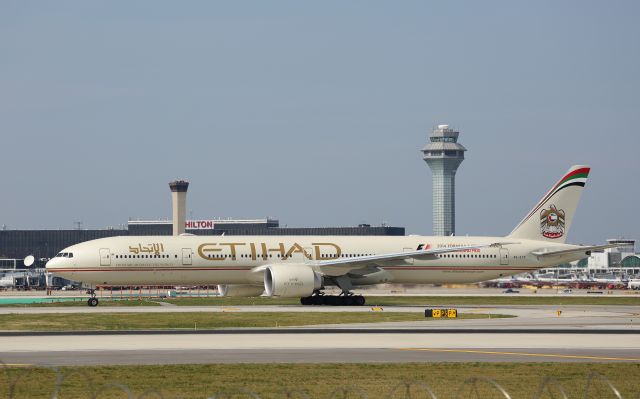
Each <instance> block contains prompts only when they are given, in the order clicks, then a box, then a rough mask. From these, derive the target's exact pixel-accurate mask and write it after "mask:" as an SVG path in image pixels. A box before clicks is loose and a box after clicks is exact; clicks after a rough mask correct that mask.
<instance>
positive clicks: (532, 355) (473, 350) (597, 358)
mask: <svg viewBox="0 0 640 399" xmlns="http://www.w3.org/2000/svg"><path fill="white" fill-rule="evenodd" d="M399 350H401V351H423V352H450V353H475V354H481V355H511V356H531V357H558V358H562V359H586V360H620V361H633V362H638V361H640V358H638V359H636V358H629V357H605V356H585V355H561V354H558V353H527V352H500V351H482V350H475V349H435V348H400V349H399Z"/></svg>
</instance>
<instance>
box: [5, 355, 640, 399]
mask: <svg viewBox="0 0 640 399" xmlns="http://www.w3.org/2000/svg"><path fill="white" fill-rule="evenodd" d="M0 367H1V368H2V369H3V373H4V377H5V378H4V380H3V383H2V384H3V385H5V384H6V386H2V385H0V392H1V393H0V397H3V398H4V397H7V398H9V399H17V398H18V397H24V396H23V395H25V393H24V392H23V391H20V395H18V392H19V389H18V388H19V387H22V388H24V387H25V386H28V384H29V379H30V378H31V377H32V373H34V372H35V371H36V370H38V371H40V372H41V371H42V370H43V369H46V370H47V371H48V372H50V373H51V377H52V378H51V390H50V392H47V397H49V398H51V399H63V398H64V397H68V395H61V392H62V386H63V384H64V383H65V381H68V380H70V379H72V378H76V379H77V378H80V379H81V380H82V381H83V382H84V383H85V384H86V388H87V390H88V392H91V393H90V394H88V395H87V396H86V398H87V399H89V398H91V399H99V398H106V397H114V396H117V397H119V398H120V397H122V398H129V399H165V398H166V399H169V397H167V396H164V394H163V393H162V390H159V389H158V390H150V391H146V392H144V393H142V394H140V395H138V396H136V395H134V394H133V393H132V390H131V389H130V388H129V387H127V386H125V385H123V384H119V383H108V384H104V385H101V386H95V384H94V382H93V380H92V378H91V376H90V375H89V374H87V373H85V372H83V371H82V370H72V371H70V372H69V373H67V374H64V373H62V372H61V371H60V370H59V369H58V368H56V367H45V366H43V367H38V368H36V367H24V368H20V369H15V368H14V369H12V371H13V373H12V374H15V375H10V373H9V372H8V371H9V368H8V367H5V365H4V364H2V362H0ZM5 395H6V396H5ZM27 395H28V393H27ZM74 397H79V396H77V395H76V396H74ZM269 397H270V398H277V399H312V396H310V394H309V393H308V392H306V391H305V390H303V389H283V390H282V391H281V392H279V393H278V394H276V395H275V396H274V395H273V394H270V395H269ZM519 397H521V396H519ZM573 397H574V398H578V397H579V398H582V399H596V398H598V399H600V398H618V399H622V395H621V394H620V392H619V391H618V389H617V388H616V387H615V386H613V384H612V383H611V382H610V381H609V380H608V379H607V378H606V377H605V376H603V375H601V374H598V373H595V372H594V373H591V374H589V375H588V376H587V378H586V380H585V383H584V388H583V393H582V394H581V396H576V395H574V396H573ZM171 398H174V397H171ZM313 398H314V399H316V398H315V397H313ZM373 398H374V397H373V396H369V395H367V394H366V393H365V392H364V391H363V390H362V389H361V388H359V387H358V386H356V385H351V386H344V387H337V388H336V389H335V390H333V392H331V393H330V394H329V395H328V396H327V397H326V399H373ZM375 398H384V399H437V398H439V397H438V396H437V395H436V394H435V393H434V390H433V389H432V388H431V386H429V384H427V383H426V382H424V381H405V382H401V383H398V384H397V385H395V386H393V387H392V388H391V389H389V391H388V392H380V393H379V394H378V395H376V396H375ZM447 398H451V399H488V398H499V399H502V398H504V399H511V398H512V396H511V394H510V393H509V392H507V390H506V389H504V388H503V387H502V386H500V384H499V383H498V382H496V381H495V380H493V379H490V378H486V377H482V376H478V377H472V378H468V379H466V380H464V381H463V382H462V383H461V384H460V385H459V386H458V387H457V389H455V393H454V394H453V395H452V396H447ZM568 398H569V396H568V395H567V393H566V390H565V389H564V387H563V386H562V384H561V383H560V381H558V380H557V379H555V378H553V377H546V378H544V379H543V381H542V382H541V383H540V385H539V387H538V388H537V390H536V393H535V394H534V395H533V397H532V399H568ZM208 399H262V397H261V396H260V394H258V393H256V392H252V391H251V390H249V389H239V390H229V391H219V392H212V393H211V395H209V396H208ZM441 399H442V397H441ZM630 399H640V394H639V395H638V396H636V397H635V398H630Z"/></svg>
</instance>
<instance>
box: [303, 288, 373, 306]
mask: <svg viewBox="0 0 640 399" xmlns="http://www.w3.org/2000/svg"><path fill="white" fill-rule="evenodd" d="M300 303H301V304H303V305H331V306H363V305H364V303H365V299H364V297H363V296H362V295H353V294H352V293H342V294H340V295H324V294H323V293H322V292H320V291H317V292H314V293H313V295H311V296H305V297H303V298H300Z"/></svg>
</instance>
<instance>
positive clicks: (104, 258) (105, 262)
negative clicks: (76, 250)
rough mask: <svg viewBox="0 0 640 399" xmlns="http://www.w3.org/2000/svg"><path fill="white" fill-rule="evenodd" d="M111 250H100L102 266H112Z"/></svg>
mask: <svg viewBox="0 0 640 399" xmlns="http://www.w3.org/2000/svg"><path fill="white" fill-rule="evenodd" d="M110 252H111V251H109V248H100V266H110V265H111V255H110Z"/></svg>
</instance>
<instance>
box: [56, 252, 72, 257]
mask: <svg viewBox="0 0 640 399" xmlns="http://www.w3.org/2000/svg"><path fill="white" fill-rule="evenodd" d="M56 258H73V252H60V253H59V254H57V255H56Z"/></svg>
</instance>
